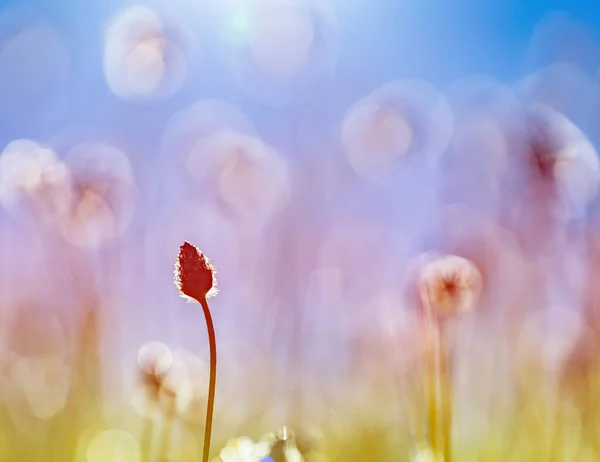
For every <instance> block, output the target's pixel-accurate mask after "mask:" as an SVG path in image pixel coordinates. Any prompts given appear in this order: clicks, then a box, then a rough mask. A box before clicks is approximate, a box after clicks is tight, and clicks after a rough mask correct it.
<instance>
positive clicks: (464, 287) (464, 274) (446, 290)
mask: <svg viewBox="0 0 600 462" xmlns="http://www.w3.org/2000/svg"><path fill="white" fill-rule="evenodd" d="M481 279H482V278H481V273H480V272H479V270H478V269H477V267H476V266H475V264H474V263H473V262H471V261H470V260H467V259H466V258H462V257H458V256H455V255H449V256H445V257H441V258H438V259H436V260H433V261H430V262H429V263H426V264H425V265H424V266H423V267H422V269H421V271H420V272H419V275H418V280H417V293H418V297H419V301H420V303H421V308H422V309H424V310H425V311H426V312H428V313H431V314H432V315H433V316H435V317H441V318H445V317H449V316H453V315H456V314H459V313H462V312H466V311H471V310H472V309H473V308H474V307H475V304H476V303H477V301H478V299H479V295H480V292H481Z"/></svg>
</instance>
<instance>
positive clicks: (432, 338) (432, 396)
mask: <svg viewBox="0 0 600 462" xmlns="http://www.w3.org/2000/svg"><path fill="white" fill-rule="evenodd" d="M426 323H427V324H426V329H427V330H428V339H427V340H428V345H427V379H426V386H425V392H426V397H427V423H428V427H429V428H428V437H429V446H430V448H431V450H432V451H433V453H434V454H436V455H437V454H439V416H438V409H439V345H438V342H439V332H438V331H439V329H438V326H437V324H434V321H433V320H431V319H428V320H426ZM432 334H433V335H432Z"/></svg>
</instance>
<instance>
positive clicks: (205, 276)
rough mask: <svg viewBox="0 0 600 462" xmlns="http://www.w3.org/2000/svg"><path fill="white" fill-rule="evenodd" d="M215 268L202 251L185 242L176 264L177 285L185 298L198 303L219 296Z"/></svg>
mask: <svg viewBox="0 0 600 462" xmlns="http://www.w3.org/2000/svg"><path fill="white" fill-rule="evenodd" d="M215 273H216V271H215V268H214V267H213V266H212V264H211V263H210V260H209V259H208V257H207V256H206V255H204V254H203V253H202V251H201V250H200V249H199V248H198V247H196V246H194V245H192V244H190V243H189V242H184V243H183V245H182V246H181V247H180V248H179V255H178V256H177V261H176V262H175V285H176V286H177V288H178V289H179V292H180V293H181V295H182V296H183V297H187V298H192V299H194V300H196V301H200V300H202V299H206V298H210V297H212V296H214V295H217V293H218V289H217V279H216V278H215Z"/></svg>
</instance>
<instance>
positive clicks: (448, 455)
mask: <svg viewBox="0 0 600 462" xmlns="http://www.w3.org/2000/svg"><path fill="white" fill-rule="evenodd" d="M426 322H427V323H428V326H427V329H428V330H429V333H430V338H429V339H428V340H429V342H430V344H429V345H428V354H427V381H426V393H427V420H428V426H429V445H430V447H431V450H432V451H433V453H434V454H436V456H437V455H438V454H442V456H443V460H444V462H451V461H452V386H451V379H450V368H449V357H448V350H447V346H446V339H445V336H444V333H443V330H442V326H440V325H439V323H438V322H437V321H436V320H433V319H428V320H427V321H426Z"/></svg>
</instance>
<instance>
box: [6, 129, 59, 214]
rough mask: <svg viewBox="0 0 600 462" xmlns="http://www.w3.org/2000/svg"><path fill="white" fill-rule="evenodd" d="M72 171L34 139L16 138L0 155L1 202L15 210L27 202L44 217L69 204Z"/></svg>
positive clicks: (9, 208) (8, 208)
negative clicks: (70, 173)
mask: <svg viewBox="0 0 600 462" xmlns="http://www.w3.org/2000/svg"><path fill="white" fill-rule="evenodd" d="M69 197H70V191H69V171H68V169H67V167H66V166H65V165H64V164H63V163H62V162H61V161H59V160H58V158H57V157H56V155H55V154H54V152H53V151H52V150H51V149H49V148H47V147H45V146H42V145H40V144H38V143H36V142H34V141H30V140H16V141H12V142H11V143H9V144H8V145H7V146H6V148H4V151H3V152H2V154H1V155H0V202H1V203H2V205H3V206H4V207H5V208H6V209H7V210H9V211H12V212H16V211H17V210H19V208H20V207H21V206H23V205H24V202H25V203H28V204H30V205H31V206H33V210H34V211H35V212H38V213H40V214H41V217H43V218H45V219H52V218H54V217H55V216H56V215H57V214H61V213H64V212H65V211H66V210H67V209H68V206H69V205H68V204H69Z"/></svg>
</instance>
